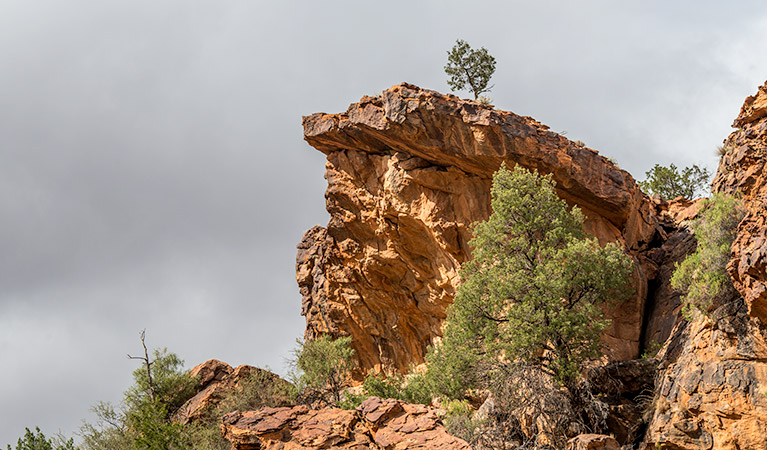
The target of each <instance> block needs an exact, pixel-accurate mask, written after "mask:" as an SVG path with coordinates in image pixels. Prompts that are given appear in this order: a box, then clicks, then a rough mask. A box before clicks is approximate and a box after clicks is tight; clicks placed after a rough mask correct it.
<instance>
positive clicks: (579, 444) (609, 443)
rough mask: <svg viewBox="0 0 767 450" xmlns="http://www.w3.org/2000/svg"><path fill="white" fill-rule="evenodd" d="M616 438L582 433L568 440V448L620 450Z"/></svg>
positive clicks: (569, 449)
mask: <svg viewBox="0 0 767 450" xmlns="http://www.w3.org/2000/svg"><path fill="white" fill-rule="evenodd" d="M620 448H621V447H620V445H618V441H616V440H615V438H613V437H610V436H605V435H602V434H581V435H578V436H576V437H574V438H572V439H570V440H569V441H568V442H567V450H620Z"/></svg>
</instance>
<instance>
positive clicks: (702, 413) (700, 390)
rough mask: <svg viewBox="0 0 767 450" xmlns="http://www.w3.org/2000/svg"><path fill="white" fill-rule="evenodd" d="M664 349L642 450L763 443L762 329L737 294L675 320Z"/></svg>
mask: <svg viewBox="0 0 767 450" xmlns="http://www.w3.org/2000/svg"><path fill="white" fill-rule="evenodd" d="M665 352H666V354H664V355H661V356H662V357H663V359H664V360H666V362H667V364H668V367H667V368H666V369H665V370H664V371H663V372H662V375H661V377H660V378H659V381H658V386H657V390H656V398H655V400H654V404H653V407H654V410H655V413H654V416H653V419H652V421H651V423H650V425H649V428H648V433H647V436H646V438H645V442H646V447H644V448H646V449H648V450H650V449H655V448H661V449H690V450H692V449H696V450H697V449H706V450H707V449H717V450H734V449H747V448H748V449H751V448H754V449H756V448H766V447H767V397H766V396H765V392H767V327H765V325H764V324H763V323H762V322H761V321H760V320H759V319H758V318H755V317H751V316H750V315H749V314H748V308H747V306H746V304H745V303H744V301H743V300H742V299H737V300H733V301H731V302H729V303H727V304H725V305H723V306H721V307H719V308H718V309H717V310H715V311H714V312H713V314H712V319H711V320H695V321H693V322H692V323H690V324H687V323H686V322H685V323H681V324H680V325H679V326H678V328H677V329H676V330H675V333H674V335H673V336H672V337H671V339H670V341H669V344H668V346H667V348H666V350H665ZM658 445H660V447H657V446H658Z"/></svg>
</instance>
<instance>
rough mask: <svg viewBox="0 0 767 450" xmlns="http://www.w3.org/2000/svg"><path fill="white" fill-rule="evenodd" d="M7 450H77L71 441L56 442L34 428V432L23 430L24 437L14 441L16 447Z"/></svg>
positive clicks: (27, 429) (9, 447)
mask: <svg viewBox="0 0 767 450" xmlns="http://www.w3.org/2000/svg"><path fill="white" fill-rule="evenodd" d="M7 449H8V450H77V449H76V447H75V444H74V441H72V439H69V440H67V441H63V442H56V439H48V438H46V437H45V435H44V434H43V432H42V431H40V428H38V427H35V432H34V433H33V432H31V431H30V430H29V428H25V430H24V436H23V437H21V438H19V439H18V440H17V441H16V447H15V448H11V446H10V445H8V447H7Z"/></svg>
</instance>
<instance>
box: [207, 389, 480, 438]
mask: <svg viewBox="0 0 767 450" xmlns="http://www.w3.org/2000/svg"><path fill="white" fill-rule="evenodd" d="M221 432H222V433H223V435H224V437H225V438H226V439H228V440H229V441H230V442H231V443H232V449H233V450H256V449H263V450H277V449H279V450H299V449H300V450H312V449H328V448H334V449H355V450H367V449H369V450H402V449H424V450H425V449H430V450H471V447H469V445H468V444H467V443H466V442H465V441H463V440H461V439H458V438H457V437H454V436H451V435H450V434H448V432H447V431H446V430H445V428H444V427H443V426H442V423H441V421H440V418H439V416H438V414H437V410H435V409H434V408H430V407H426V406H423V405H410V404H407V403H403V402H401V401H399V400H392V399H389V400H382V399H380V398H378V397H371V398H368V399H367V400H366V401H365V402H363V403H362V404H361V405H360V406H359V407H358V408H357V409H356V410H343V409H338V408H325V409H321V410H311V409H309V407H307V406H295V407H292V408H261V409H260V410H258V411H248V412H233V413H230V414H227V415H226V416H224V417H223V418H222V423H221Z"/></svg>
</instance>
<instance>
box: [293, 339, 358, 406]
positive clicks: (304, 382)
mask: <svg viewBox="0 0 767 450" xmlns="http://www.w3.org/2000/svg"><path fill="white" fill-rule="evenodd" d="M351 341H352V338H351V337H348V336H347V337H341V338H338V339H333V338H331V337H330V336H327V335H323V336H320V337H318V338H317V339H314V340H312V341H307V342H303V341H301V340H299V341H298V348H297V349H296V350H294V355H295V361H294V364H295V367H296V369H297V370H298V374H297V376H296V385H297V388H298V390H299V392H300V394H299V397H300V399H301V400H302V401H303V402H304V403H314V402H317V401H319V402H320V403H323V404H330V405H335V404H338V403H339V402H340V401H341V394H342V392H343V390H344V388H345V387H346V386H347V385H348V383H349V381H350V379H351V371H352V369H353V368H354V364H353V360H352V358H353V357H354V350H353V349H352V348H351Z"/></svg>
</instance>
